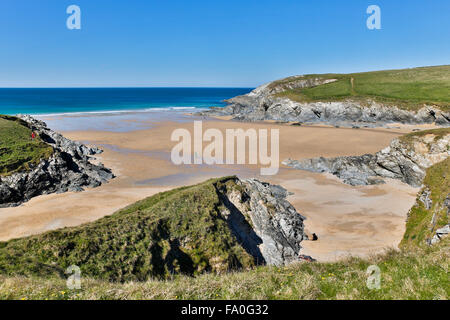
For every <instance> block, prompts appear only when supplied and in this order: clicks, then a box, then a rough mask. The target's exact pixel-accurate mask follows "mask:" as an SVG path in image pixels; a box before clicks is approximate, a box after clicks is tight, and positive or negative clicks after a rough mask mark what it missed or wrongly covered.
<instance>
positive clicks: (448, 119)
mask: <svg viewBox="0 0 450 320" xmlns="http://www.w3.org/2000/svg"><path fill="white" fill-rule="evenodd" d="M336 81H337V80H336V79H326V78H321V77H316V78H314V77H313V78H303V77H302V76H298V77H291V78H286V79H283V80H279V81H275V82H271V83H268V84H264V85H262V86H260V87H258V88H256V89H255V90H253V91H252V92H250V93H248V94H246V95H243V96H238V97H235V98H232V99H229V100H226V102H227V103H228V105H227V106H226V107H224V108H217V107H212V108H211V109H210V110H208V111H205V112H203V113H202V114H203V115H213V116H232V117H233V119H234V120H239V121H262V120H276V121H282V122H300V123H325V124H330V125H334V126H344V127H352V126H365V127H375V126H383V125H385V124H388V123H405V124H423V123H436V124H438V125H442V126H449V125H450V111H448V109H445V111H443V110H441V109H440V108H439V107H438V106H435V105H427V104H424V106H423V107H422V108H420V109H418V110H415V111H413V110H405V109H402V108H399V107H397V106H396V105H395V103H390V104H386V103H380V102H376V101H375V100H373V99H370V98H364V99H353V98H351V97H348V98H346V99H339V101H326V102H297V101H294V100H291V99H290V98H288V97H283V96H279V95H278V94H279V93H282V92H285V91H287V90H294V89H303V88H314V87H318V86H322V85H326V84H330V83H333V82H336Z"/></svg>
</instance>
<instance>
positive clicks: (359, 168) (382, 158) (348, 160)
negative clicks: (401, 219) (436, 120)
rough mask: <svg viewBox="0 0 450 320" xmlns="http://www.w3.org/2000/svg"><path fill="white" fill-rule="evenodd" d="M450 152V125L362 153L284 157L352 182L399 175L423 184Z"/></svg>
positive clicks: (296, 165)
mask: <svg viewBox="0 0 450 320" xmlns="http://www.w3.org/2000/svg"><path fill="white" fill-rule="evenodd" d="M449 155H450V129H438V130H436V131H435V130H429V131H426V132H421V133H417V134H410V135H406V136H404V137H401V138H398V139H394V140H393V141H392V142H391V144H390V146H388V147H387V148H385V149H383V150H381V151H379V152H377V153H375V154H366V155H362V156H348V157H336V158H329V159H326V158H323V157H321V158H315V159H306V160H300V161H298V160H291V159H287V160H285V161H283V164H284V165H287V166H289V167H293V168H296V169H301V170H308V171H312V172H328V173H331V174H333V175H335V176H337V177H339V178H340V179H342V180H343V181H344V182H345V183H348V184H351V185H367V184H377V183H382V182H383V180H382V178H391V179H398V180H401V181H403V182H405V183H408V184H409V185H411V186H414V187H419V186H420V185H421V184H422V181H423V178H424V177H425V174H426V169H427V168H429V167H431V166H432V165H434V164H435V163H438V162H441V161H443V160H444V159H446V158H447V157H448V156H449Z"/></svg>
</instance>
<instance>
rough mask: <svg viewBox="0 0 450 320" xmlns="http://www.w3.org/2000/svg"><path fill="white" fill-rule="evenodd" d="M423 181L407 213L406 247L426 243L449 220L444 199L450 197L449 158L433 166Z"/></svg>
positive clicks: (404, 239)
mask: <svg viewBox="0 0 450 320" xmlns="http://www.w3.org/2000/svg"><path fill="white" fill-rule="evenodd" d="M423 185H424V186H423V188H422V190H421V191H420V192H419V194H418V197H417V201H416V204H415V205H414V206H413V207H412V208H411V210H410V212H409V214H408V220H407V222H406V232H405V234H404V237H403V240H402V242H401V246H402V247H404V248H408V247H416V246H425V245H426V243H427V240H428V241H429V240H430V239H431V238H432V237H433V235H434V233H435V232H436V230H437V229H439V228H441V227H443V226H445V225H447V224H448V223H449V221H448V208H447V205H446V204H445V201H446V199H447V198H449V197H450V158H447V159H446V160H444V161H442V162H440V163H438V164H435V165H434V166H432V167H430V168H429V169H428V170H427V174H426V176H425V179H424V182H423Z"/></svg>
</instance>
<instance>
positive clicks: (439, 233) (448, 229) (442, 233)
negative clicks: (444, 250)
mask: <svg viewBox="0 0 450 320" xmlns="http://www.w3.org/2000/svg"><path fill="white" fill-rule="evenodd" d="M449 233H450V224H448V225H446V226H445V227H442V228H440V229H437V230H436V234H435V235H434V236H433V238H432V239H431V241H430V244H436V243H438V242H439V241H441V239H442V238H443V237H446V236H448V234H449Z"/></svg>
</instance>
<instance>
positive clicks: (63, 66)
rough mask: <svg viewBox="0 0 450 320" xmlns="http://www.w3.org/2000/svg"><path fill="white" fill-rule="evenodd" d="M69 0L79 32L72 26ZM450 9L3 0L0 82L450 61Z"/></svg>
mask: <svg viewBox="0 0 450 320" xmlns="http://www.w3.org/2000/svg"><path fill="white" fill-rule="evenodd" d="M71 4H76V5H78V6H79V7H80V8H81V12H82V17H81V20H82V22H81V23H82V29H81V30H69V29H67V28H66V19H67V17H68V14H66V8H67V7H68V6H69V5H71ZM371 4H376V5H378V6H379V7H380V8H381V23H382V29H381V30H368V29H367V27H366V19H367V17H368V15H367V14H366V8H367V7H368V6H369V5H371ZM449 14H450V1H448V0H430V1H424V0H420V1H419V0H395V1H393V0H383V1H382V0H373V1H365V0H345V1H340V0H328V1H327V0H314V1H302V0H290V1H288V0H276V1H275V0H274V1H267V0H257V1H256V0H247V1H245V0H239V1H235V0H226V1H222V0H207V1H188V0H182V1H178V0H164V1H162V0H157V1H153V0H126V1H125V0H70V1H66V0H39V1H36V0H1V1H0V87H71V86H77V87H79V86H81V87H87V86H94V87H98V86H236V87H254V86H257V85H259V84H261V83H264V82H267V81H271V80H274V79H278V78H282V77H285V76H289V75H294V74H307V73H326V72H358V71H370V70H379V69H392V68H405V67H414V66H424V65H442V64H449V63H450V40H449V39H450V18H449Z"/></svg>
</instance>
